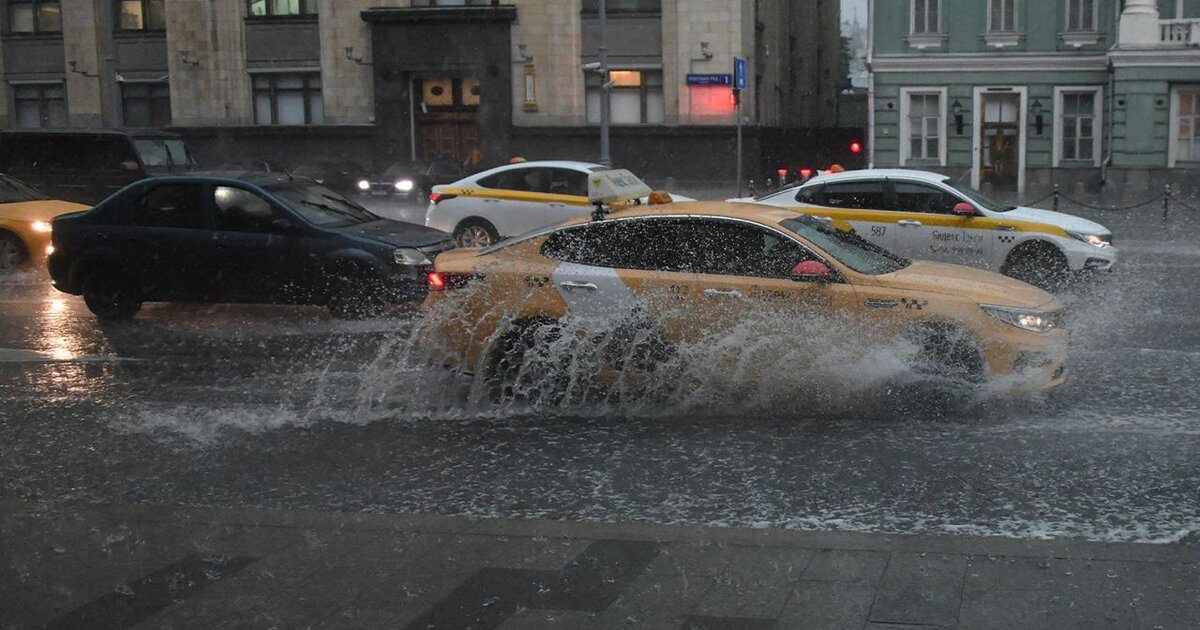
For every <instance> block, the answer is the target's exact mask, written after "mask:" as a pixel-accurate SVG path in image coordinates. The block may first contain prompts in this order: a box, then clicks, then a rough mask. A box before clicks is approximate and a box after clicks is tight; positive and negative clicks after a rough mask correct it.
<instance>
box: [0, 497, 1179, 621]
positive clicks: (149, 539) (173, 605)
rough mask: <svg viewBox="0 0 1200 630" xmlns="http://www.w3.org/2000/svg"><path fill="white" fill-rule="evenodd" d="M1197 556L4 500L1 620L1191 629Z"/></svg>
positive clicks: (873, 537)
mask: <svg viewBox="0 0 1200 630" xmlns="http://www.w3.org/2000/svg"><path fill="white" fill-rule="evenodd" d="M1198 626H1200V545H1198V544H1195V543H1177V544H1170V545H1145V544H1116V543H1091V542H1081V541H1076V540H1055V541H1029V540H1014V539H1004V538H982V537H971V536H907V535H879V534H855V533H837V532H799V531H788V530H777V529H734V528H701V527H676V526H661V525H649V524H640V523H568V522H559V521H536V520H512V519H467V518H461V517H446V516H435V515H420V514H415V515H376V514H361V513H327V512H294V511H292V512H282V511H271V510H261V509H244V510H218V509H201V508H180V507H164V506H145V505H79V504H42V503H35V502H25V501H17V500H5V501H0V628H12V629H16V628H63V629H77V628H104V629H118V628H139V629H143V628H206V629H209V628H448V629H454V630H460V629H467V628H479V629H483V628H500V629H504V630H513V629H521V630H536V629H540V628H571V629H590V628H664V629H670V630H675V629H694V630H701V629H705V630H732V629H749V630H758V629H770V628H776V629H791V628H869V629H883V628H891V629H899V628H926V629H928V628H941V627H945V628H1004V629H1014V628H1055V629H1057V628H1147V629H1150V628H1196V627H1198Z"/></svg>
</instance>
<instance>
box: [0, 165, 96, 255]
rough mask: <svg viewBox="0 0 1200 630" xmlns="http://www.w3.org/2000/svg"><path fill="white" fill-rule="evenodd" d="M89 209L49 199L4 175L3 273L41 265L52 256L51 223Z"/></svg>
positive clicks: (0, 212)
mask: <svg viewBox="0 0 1200 630" xmlns="http://www.w3.org/2000/svg"><path fill="white" fill-rule="evenodd" d="M87 209H88V206H85V205H82V204H78V203H71V202H69V201H56V200H53V199H48V198H46V196H45V195H44V194H42V193H41V192H39V191H38V190H37V189H35V188H33V187H31V186H29V185H28V184H25V183H24V182H22V181H20V180H17V179H13V178H12V177H9V176H7V175H3V174H0V273H8V272H12V271H15V270H16V269H18V268H19V267H21V266H22V265H26V264H40V263H41V262H42V261H44V260H45V259H46V256H47V255H48V254H49V253H50V251H51V250H50V230H51V228H50V222H51V221H52V220H53V219H54V217H57V216H58V215H60V214H67V213H68V212H78V211H80V210H87Z"/></svg>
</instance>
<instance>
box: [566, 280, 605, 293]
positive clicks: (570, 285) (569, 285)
mask: <svg viewBox="0 0 1200 630" xmlns="http://www.w3.org/2000/svg"><path fill="white" fill-rule="evenodd" d="M558 286H560V287H562V288H563V289H565V290H567V291H575V290H583V291H595V290H596V285H595V284H592V283H591V282H575V281H573V280H568V281H566V282H560V283H558Z"/></svg>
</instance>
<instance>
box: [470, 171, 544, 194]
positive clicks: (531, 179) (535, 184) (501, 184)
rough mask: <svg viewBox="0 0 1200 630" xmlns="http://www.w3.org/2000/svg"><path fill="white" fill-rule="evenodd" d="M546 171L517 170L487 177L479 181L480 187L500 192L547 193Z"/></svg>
mask: <svg viewBox="0 0 1200 630" xmlns="http://www.w3.org/2000/svg"><path fill="white" fill-rule="evenodd" d="M545 171H546V169H542V168H516V169H512V170H508V171H503V172H500V173H496V174H495V175H490V176H488V177H485V178H483V179H481V180H479V185H480V186H482V187H484V188H497V189H500V190H516V191H521V192H546V188H545V184H544V183H543V181H542V175H543V174H544V173H545Z"/></svg>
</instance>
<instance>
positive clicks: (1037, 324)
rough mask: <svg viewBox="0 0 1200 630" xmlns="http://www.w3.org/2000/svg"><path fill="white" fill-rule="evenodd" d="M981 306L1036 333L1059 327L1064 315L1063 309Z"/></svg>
mask: <svg viewBox="0 0 1200 630" xmlns="http://www.w3.org/2000/svg"><path fill="white" fill-rule="evenodd" d="M979 308H982V309H983V312H985V313H987V314H988V315H990V316H992V317H993V318H995V319H998V320H1000V321H1002V322H1004V323H1006V324H1012V325H1013V326H1016V327H1017V328H1023V329H1025V330H1031V331H1033V332H1036V333H1048V332H1050V331H1051V330H1054V329H1055V328H1058V327H1059V324H1060V322H1059V320H1060V319H1061V315H1062V312H1061V311H1042V310H1037V309H1031V308H1017V307H1015V306H996V305H993V304H980V305H979Z"/></svg>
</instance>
